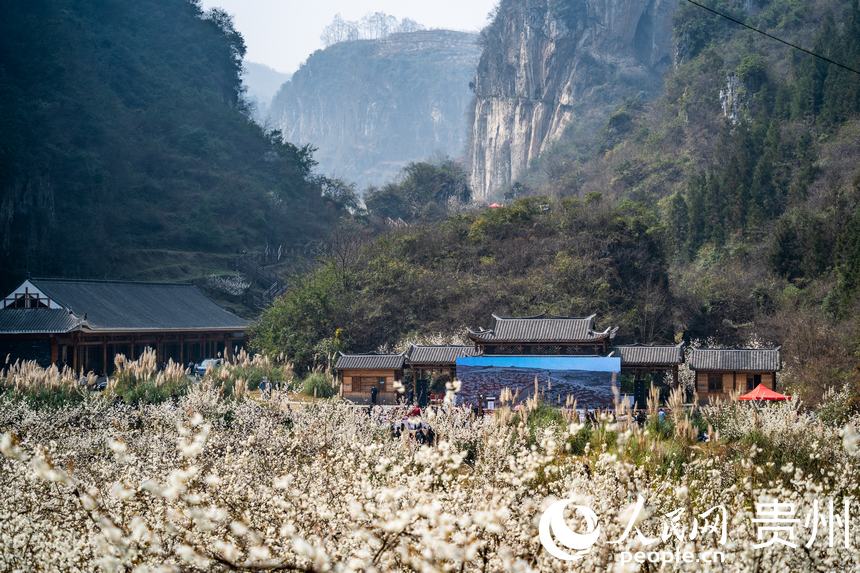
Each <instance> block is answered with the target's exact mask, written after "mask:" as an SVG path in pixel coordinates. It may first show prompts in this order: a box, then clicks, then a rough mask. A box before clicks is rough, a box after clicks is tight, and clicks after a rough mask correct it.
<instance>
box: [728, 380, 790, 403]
mask: <svg viewBox="0 0 860 573" xmlns="http://www.w3.org/2000/svg"><path fill="white" fill-rule="evenodd" d="M738 400H746V401H753V400H755V401H764V402H780V401H784V400H791V396H786V395H784V394H780V393H779V392H774V391H773V390H771V389H770V388H768V387H767V386H765V385H764V384H759V385H758V386H756V387H755V388H753V389H752V391H750V392H747V393H746V394H744V395H743V396H738Z"/></svg>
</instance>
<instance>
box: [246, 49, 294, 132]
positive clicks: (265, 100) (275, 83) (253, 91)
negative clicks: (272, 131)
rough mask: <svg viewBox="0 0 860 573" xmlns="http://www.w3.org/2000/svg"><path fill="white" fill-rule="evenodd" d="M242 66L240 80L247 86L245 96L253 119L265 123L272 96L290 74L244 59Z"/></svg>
mask: <svg viewBox="0 0 860 573" xmlns="http://www.w3.org/2000/svg"><path fill="white" fill-rule="evenodd" d="M242 67H243V74H242V81H243V83H244V84H245V87H246V88H247V91H246V92H245V98H246V99H247V100H248V103H250V104H251V106H252V109H253V115H254V119H255V120H256V121H257V122H258V123H260V124H261V125H265V122H266V119H267V118H268V117H269V106H270V105H271V103H272V98H273V97H274V96H275V94H276V93H277V92H278V90H279V89H281V86H282V85H283V84H284V82H286V81H287V80H289V79H290V77H291V76H292V74H287V73H284V72H279V71H278V70H276V69H274V68H270V67H269V66H266V65H264V64H258V63H256V62H248V61H245V63H244V65H243V66H242Z"/></svg>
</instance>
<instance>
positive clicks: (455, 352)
mask: <svg viewBox="0 0 860 573" xmlns="http://www.w3.org/2000/svg"><path fill="white" fill-rule="evenodd" d="M477 353H478V351H477V350H476V349H475V347H474V346H462V345H447V346H418V345H415V344H413V345H412V347H411V348H410V349H409V352H407V353H406V361H407V362H408V363H409V364H428V365H434V364H440V365H445V364H454V363H455V362H456V360H457V358H458V357H460V356H475V355H476V354H477Z"/></svg>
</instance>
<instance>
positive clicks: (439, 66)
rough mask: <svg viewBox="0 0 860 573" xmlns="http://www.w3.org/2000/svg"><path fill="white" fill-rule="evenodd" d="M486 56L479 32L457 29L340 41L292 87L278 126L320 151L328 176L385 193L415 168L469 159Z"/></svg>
mask: <svg viewBox="0 0 860 573" xmlns="http://www.w3.org/2000/svg"><path fill="white" fill-rule="evenodd" d="M479 55H480V47H479V46H478V44H477V36H476V35H475V34H468V33H464V32H451V31H447V30H428V31H418V32H410V33H401V34H392V35H390V36H388V37H386V38H383V39H379V40H357V41H347V42H339V43H336V44H334V45H332V46H330V47H328V48H326V49H324V50H319V51H317V52H315V53H313V54H312V55H311V56H310V57H309V58H308V60H307V62H305V63H304V64H303V65H302V67H301V68H299V70H298V71H297V72H296V73H295V74H294V75H293V77H292V78H291V79H290V81H289V82H287V83H286V84H284V86H283V87H282V88H281V90H280V91H279V92H278V94H277V95H276V96H275V99H274V101H273V102H272V107H271V111H270V115H269V118H270V123H271V125H272V126H274V127H276V128H278V129H280V130H281V131H282V132H283V135H284V138H285V139H286V140H287V141H290V142H292V143H294V144H297V145H304V144H308V143H310V144H312V145H313V146H314V147H316V148H318V151H317V152H316V158H317V160H318V161H319V169H320V171H321V172H323V173H325V174H327V175H331V176H335V177H339V178H342V179H346V180H348V181H351V182H356V183H358V184H359V186H360V187H364V186H366V185H379V184H382V183H384V182H387V181H388V180H390V179H392V178H393V177H394V176H395V175H396V174H397V173H398V172H399V171H400V169H401V168H403V167H404V166H405V165H406V164H407V163H409V162H410V161H416V160H422V159H426V158H428V157H429V156H431V155H434V154H442V155H450V156H454V157H461V156H462V155H463V153H464V150H465V144H466V135H467V131H468V129H467V120H466V114H467V110H468V107H469V102H470V99H471V92H470V91H469V82H470V81H471V80H472V77H473V74H474V69H475V65H476V64H477V61H478V57H479Z"/></svg>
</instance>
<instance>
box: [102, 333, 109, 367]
mask: <svg viewBox="0 0 860 573" xmlns="http://www.w3.org/2000/svg"><path fill="white" fill-rule="evenodd" d="M107 359H108V354H107V336H103V337H102V370H103V372H102V374H104V375H105V376H107V375H108V361H107Z"/></svg>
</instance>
